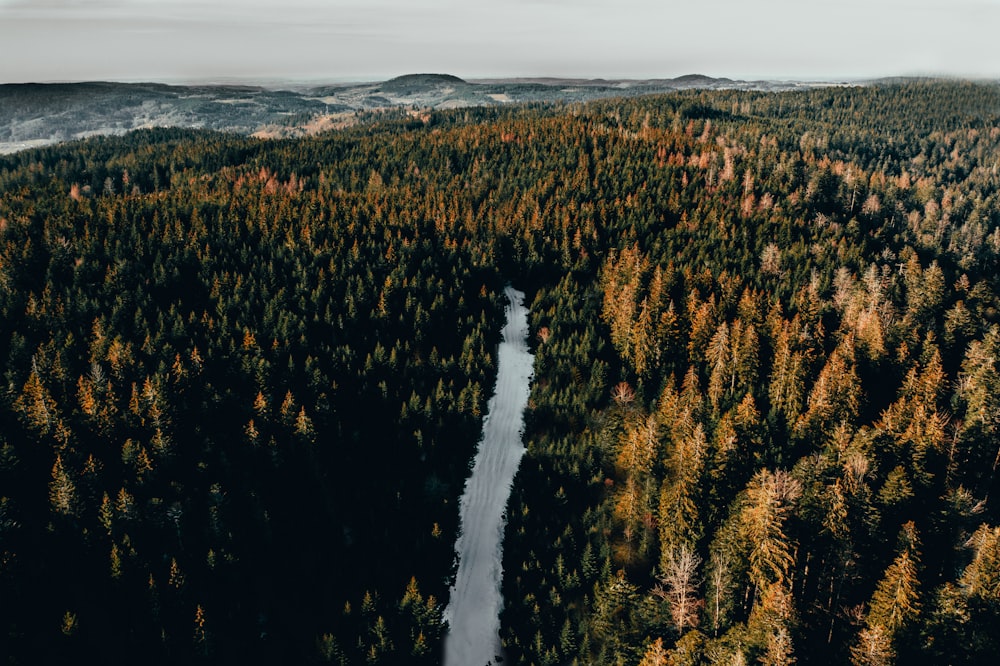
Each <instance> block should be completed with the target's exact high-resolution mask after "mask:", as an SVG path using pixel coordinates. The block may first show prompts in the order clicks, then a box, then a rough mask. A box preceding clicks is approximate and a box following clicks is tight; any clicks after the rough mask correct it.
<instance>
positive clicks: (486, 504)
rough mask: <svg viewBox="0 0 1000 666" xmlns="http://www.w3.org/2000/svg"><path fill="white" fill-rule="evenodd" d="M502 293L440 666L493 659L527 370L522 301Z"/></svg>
mask: <svg viewBox="0 0 1000 666" xmlns="http://www.w3.org/2000/svg"><path fill="white" fill-rule="evenodd" d="M505 293H506V295H507V300H508V302H509V305H508V306H507V308H506V313H507V323H506V325H505V326H504V329H503V340H502V341H501V343H500V353H499V358H498V368H497V385H496V390H495V391H494V394H493V397H492V398H490V401H489V404H488V405H487V408H486V409H487V412H486V418H485V419H484V420H483V435H482V438H481V439H480V441H479V450H478V451H477V452H476V458H475V464H474V466H473V468H472V475H471V476H470V477H469V480H468V481H467V482H466V484H465V493H464V494H463V495H462V500H461V504H460V509H459V514H460V519H461V528H460V530H461V531H460V535H459V537H458V539H457V540H456V541H455V552H456V553H457V555H458V574H457V576H456V577H455V585H454V586H453V587H452V588H451V600H450V601H449V603H448V607H447V608H446V609H445V611H444V617H445V619H446V620H447V621H448V624H449V630H448V634H447V635H446V636H445V639H444V666H485V665H486V664H487V663H493V662H494V656H495V655H499V654H500V609H501V608H502V606H503V599H502V598H501V596H500V580H501V577H502V575H503V571H502V570H501V554H502V549H503V543H502V540H503V529H504V519H503V512H504V508H505V507H506V506H507V498H508V497H509V496H510V487H511V483H512V482H513V480H514V473H515V472H516V471H517V466H518V464H519V463H520V462H521V456H522V455H523V454H524V445H523V444H522V442H521V431H522V429H523V427H524V409H525V407H526V406H527V405H528V392H529V389H530V383H531V376H532V365H533V363H534V357H533V356H532V355H531V353H530V352H529V351H528V310H527V308H525V307H524V294H523V293H521V292H519V291H517V290H516V289H513V288H511V287H507V289H506V290H505Z"/></svg>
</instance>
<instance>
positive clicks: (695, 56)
mask: <svg viewBox="0 0 1000 666" xmlns="http://www.w3.org/2000/svg"><path fill="white" fill-rule="evenodd" d="M998 36H1000V0H934V1H931V0H684V1H683V2H678V1H675V0H280V1H278V0H275V1H273V2H264V1H263V0H0V82H21V81H79V80H97V79H100V80H119V81H136V80H144V81H154V80H155V81H169V82H180V81H206V80H207V81H220V80H229V79H249V80H257V81H266V80H270V81H274V80H299V81H315V82H319V81H340V80H380V79H385V78H388V77H392V76H396V75H399V74H406V73H414V72H446V73H451V74H456V75H458V76H461V77H464V78H480V77H493V76H574V77H588V78H592V77H605V78H610V77H617V78H650V77H674V76H679V75H681V74H690V73H699V74H708V75H710V76H728V77H731V78H742V79H760V78H769V79H790V78H795V79H821V80H848V79H857V78H867V77H875V76H891V75H913V74H945V75H954V76H968V77H977V78H993V79H998V78H1000V48H998V43H1000V39H998Z"/></svg>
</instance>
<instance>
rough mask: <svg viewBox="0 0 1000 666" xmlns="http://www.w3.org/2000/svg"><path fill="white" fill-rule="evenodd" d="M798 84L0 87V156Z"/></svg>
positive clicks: (691, 78)
mask: <svg viewBox="0 0 1000 666" xmlns="http://www.w3.org/2000/svg"><path fill="white" fill-rule="evenodd" d="M811 85H814V84H808V83H797V82H781V83H777V82H766V81H733V80H731V79H725V78H723V79H715V78H712V77H708V76H702V75H697V74H692V75H686V76H681V77H678V78H676V79H654V80H605V79H590V80H582V79H559V78H526V79H486V80H479V81H465V80H463V79H460V78H458V77H457V76H452V75H449V74H407V75H404V76H399V77H396V78H394V79H390V80H389V81H384V82H374V83H351V84H337V85H326V86H315V87H307V88H301V87H299V88H293V89H276V88H271V87H263V86H246V85H191V86H172V85H164V84H160V83H107V82H92V83H55V84H8V85H0V153H10V152H14V151H17V150H22V149H25V148H30V147H33V146H39V145H46V144H50V143H55V142H59V141H69V140H73V139H81V138H85V137H88V136H93V135H97V134H124V133H125V132H128V131H131V130H134V129H141V128H148V127H184V128H204V129H214V130H221V131H230V132H238V133H241V134H256V135H258V136H261V137H272V138H273V137H287V136H299V135H303V134H314V133H317V132H321V131H325V130H329V129H334V128H336V127H343V126H345V125H349V124H353V123H355V122H357V119H358V113H357V112H361V111H372V110H378V109H385V108H393V107H413V108H414V109H428V108H432V109H447V108H457V107H464V106H489V105H500V104H511V103H518V102H553V101H567V102H578V101H586V100H590V99H596V98H601V97H614V96H629V97H631V96H636V95H647V94H654V93H663V92H669V91H672V90H680V89H686V88H706V89H719V88H737V89H756V90H760V89H764V90H779V89H789V88H797V87H802V86H811Z"/></svg>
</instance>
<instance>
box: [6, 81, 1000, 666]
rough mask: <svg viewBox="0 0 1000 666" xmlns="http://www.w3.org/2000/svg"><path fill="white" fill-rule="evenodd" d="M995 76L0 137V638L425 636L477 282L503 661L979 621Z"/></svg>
mask: <svg viewBox="0 0 1000 666" xmlns="http://www.w3.org/2000/svg"><path fill="white" fill-rule="evenodd" d="M998 166H1000V89H998V88H997V87H996V86H989V85H975V84H969V83H959V82H944V83H942V82H912V83H907V84H901V85H886V86H871V87H853V88H851V87H845V88H829V89H820V90H808V91H798V92H789V93H762V92H761V93H750V92H734V91H714V92H703V93H699V92H683V93H677V94H672V95H667V96H655V97H647V98H640V99H632V100H608V101H602V102H595V103H590V104H586V105H569V106H567V105H532V106H524V107H511V108H493V109H468V110H457V111H449V112H426V113H423V114H419V115H412V114H407V113H405V112H403V111H400V112H398V113H391V114H386V116H385V117H384V118H383V119H380V120H378V121H376V122H373V123H370V124H363V125H359V126H356V127H353V128H350V129H347V130H343V131H340V132H336V133H332V134H328V135H323V136H319V137H314V138H309V139H300V140H294V141H274V142H264V141H256V140H251V139H246V138H242V137H235V136H229V135H222V134H215V133H209V132H187V131H176V130H150V131H142V132H136V133H132V134H130V135H127V136H125V137H121V138H113V139H92V140H88V141H85V142H78V143H73V144H67V145H64V146H59V147H50V148H46V149H40V150H34V151H28V152H23V153H19V154H15V155H11V156H7V157H3V158H0V241H2V250H0V308H2V316H0V346H2V348H0V359H4V366H3V372H4V374H3V379H4V381H3V387H2V388H3V391H2V395H0V433H2V434H0V438H2V439H0V598H2V599H3V600H4V602H3V603H2V604H0V618H2V619H0V623H2V631H3V634H2V637H3V644H4V645H5V646H7V647H6V648H5V649H4V656H5V657H6V659H7V662H8V663H37V662H39V661H43V662H44V661H50V662H51V661H57V660H59V659H63V658H68V657H69V656H73V657H76V658H80V657H96V658H99V659H102V660H104V661H112V662H121V661H135V660H139V659H141V660H143V661H144V662H149V663H180V662H191V661H197V660H204V661H208V662H213V663H219V662H222V663H245V662H248V661H261V662H275V661H281V662H317V663H318V662H324V661H332V662H334V663H437V662H438V661H439V659H440V653H441V652H440V640H441V634H442V627H441V610H442V608H443V605H444V603H446V600H447V584H448V580H449V576H450V574H451V571H452V569H451V567H452V565H453V562H452V558H453V543H454V536H455V531H456V529H457V499H458V495H459V494H460V492H461V488H462V484H463V482H464V478H465V476H466V474H467V471H468V463H469V460H470V459H471V456H472V452H473V449H474V446H475V442H476V440H477V438H478V434H479V429H480V425H481V417H482V411H483V410H484V409H485V404H486V400H487V398H488V396H489V393H490V390H491V387H492V382H493V378H494V376H495V371H496V367H495V354H496V343H497V341H498V339H499V333H498V332H499V326H500V322H501V320H502V288H503V285H504V283H505V281H511V282H513V283H514V284H515V285H517V286H518V288H520V289H525V290H526V291H528V293H529V297H528V303H529V305H530V308H531V318H532V321H531V330H532V335H533V344H534V347H535V349H534V352H535V359H536V360H535V364H536V367H535V375H534V376H535V380H534V384H533V388H532V396H531V399H530V402H529V407H528V413H527V416H526V419H527V428H526V433H525V443H526V445H527V447H528V452H527V454H526V457H525V458H524V460H523V462H522V465H521V470H520V473H519V475H518V477H517V479H516V480H515V484H514V489H513V494H512V497H511V500H510V505H509V506H508V525H507V534H506V538H505V543H504V559H505V563H504V570H505V577H504V593H505V598H506V609H505V612H504V616H503V618H502V619H503V627H504V629H503V639H504V642H505V645H506V648H507V657H508V660H510V661H513V662H514V663H534V664H557V663H558V664H561V663H602V664H603V663H621V664H642V665H643V666H648V665H651V664H722V663H726V664H728V663H734V664H739V663H767V664H787V663H793V662H797V663H831V662H833V663H855V664H889V663H990V659H991V658H992V657H993V655H995V654H996V653H997V651H1000V631H998V630H997V628H996V627H997V626H1000V624H998V622H1000V521H998V515H997V514H998V511H997V508H996V503H995V500H992V499H991V497H992V495H993V494H994V491H995V490H996V487H995V486H996V484H997V480H996V468H997V464H998V460H1000V437H998V434H1000V433H998V428H1000V416H998V415H1000V374H998V368H997V359H996V355H997V352H998V350H1000V327H998V320H1000V312H998V309H997V308H998V299H997V293H998V291H997V287H998V285H997V278H996V273H997V264H998V253H1000V206H998V195H997V186H998V184H1000V174H998Z"/></svg>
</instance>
